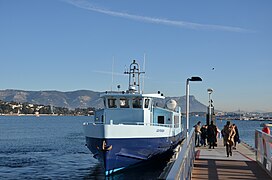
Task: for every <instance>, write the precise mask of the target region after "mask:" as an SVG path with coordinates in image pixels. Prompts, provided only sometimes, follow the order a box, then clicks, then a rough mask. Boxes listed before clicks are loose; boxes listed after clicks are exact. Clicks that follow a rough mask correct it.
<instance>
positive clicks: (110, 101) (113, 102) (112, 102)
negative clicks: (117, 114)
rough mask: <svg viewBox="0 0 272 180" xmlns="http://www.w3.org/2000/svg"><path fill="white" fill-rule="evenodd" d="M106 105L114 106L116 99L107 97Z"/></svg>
mask: <svg viewBox="0 0 272 180" xmlns="http://www.w3.org/2000/svg"><path fill="white" fill-rule="evenodd" d="M108 107H109V108H116V107H117V106H116V99H114V98H111V99H108Z"/></svg>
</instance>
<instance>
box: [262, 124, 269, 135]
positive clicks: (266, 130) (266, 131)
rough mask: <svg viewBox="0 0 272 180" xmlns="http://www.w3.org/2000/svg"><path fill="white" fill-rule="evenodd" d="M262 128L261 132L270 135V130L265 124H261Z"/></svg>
mask: <svg viewBox="0 0 272 180" xmlns="http://www.w3.org/2000/svg"><path fill="white" fill-rule="evenodd" d="M263 126H264V127H263V129H262V131H263V132H264V133H266V134H269V135H270V129H269V127H268V126H267V124H263Z"/></svg>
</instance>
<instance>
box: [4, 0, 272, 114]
mask: <svg viewBox="0 0 272 180" xmlns="http://www.w3.org/2000/svg"><path fill="white" fill-rule="evenodd" d="M271 7H272V1H271V0H262V1H258V0H251V1H248V0H239V1H237V0H222V1H218V0H205V1H196V0H191V1H183V0H171V1H169V0H148V1H146V0H137V1H132V0H114V1H106V0H24V1H22V0H0V67H1V70H0V76H1V81H0V89H1V90H4V89H19V90H35V91H44V90H58V91H64V92H66V91H74V90H82V89H86V90H93V91H99V92H104V91H106V90H111V89H112V90H117V85H120V86H121V89H123V90H126V89H127V87H128V77H127V76H125V75H123V72H124V71H125V68H126V67H129V65H130V63H131V62H132V60H134V59H135V60H136V61H137V62H138V63H139V64H140V65H141V67H142V70H144V71H145V72H146V73H145V75H144V87H143V90H144V92H145V93H152V92H157V91H158V90H159V91H161V92H163V94H164V95H165V96H183V95H185V89H186V87H185V86H186V79H187V78H190V77H192V76H199V77H201V78H202V80H203V81H202V82H190V94H191V95H194V96H195V97H196V99H197V100H199V101H200V102H201V103H203V104H205V105H207V104H208V93H207V89H208V88H212V89H213V90H214V91H213V93H212V95H211V97H212V99H213V101H214V106H215V108H216V109H218V110H222V111H237V110H239V109H240V110H241V111H266V112H272V82H271V77H272V71H271V68H272V34H271V32H272V11H271Z"/></svg>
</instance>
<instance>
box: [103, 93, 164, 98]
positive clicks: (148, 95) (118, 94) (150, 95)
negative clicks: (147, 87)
mask: <svg viewBox="0 0 272 180" xmlns="http://www.w3.org/2000/svg"><path fill="white" fill-rule="evenodd" d="M100 97H148V98H160V99H165V97H164V96H163V95H162V94H158V93H157V94H156V93H153V94H140V93H126V92H111V91H110V92H105V93H102V94H100Z"/></svg>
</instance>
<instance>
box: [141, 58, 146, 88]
mask: <svg viewBox="0 0 272 180" xmlns="http://www.w3.org/2000/svg"><path fill="white" fill-rule="evenodd" d="M143 72H145V53H144V64H143ZM144 80H145V73H143V82H142V84H143V85H142V93H144Z"/></svg>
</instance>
